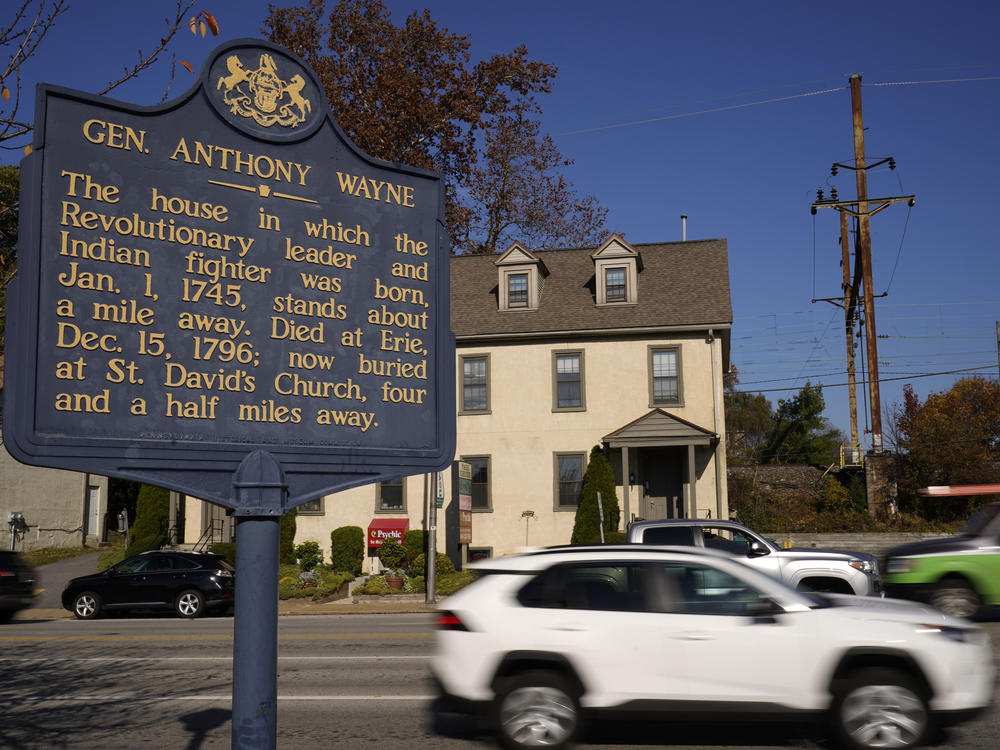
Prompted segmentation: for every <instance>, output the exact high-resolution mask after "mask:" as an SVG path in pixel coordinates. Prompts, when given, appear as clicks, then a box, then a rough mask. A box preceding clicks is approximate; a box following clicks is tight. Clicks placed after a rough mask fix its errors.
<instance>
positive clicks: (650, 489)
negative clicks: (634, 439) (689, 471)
mask: <svg viewBox="0 0 1000 750" xmlns="http://www.w3.org/2000/svg"><path fill="white" fill-rule="evenodd" d="M684 450H685V449H684V448H683V447H665V446H661V447H656V448H640V449H639V451H638V460H639V476H640V477H641V481H642V504H641V506H640V512H639V515H641V516H642V517H643V518H648V519H655V518H684V456H685V452H684Z"/></svg>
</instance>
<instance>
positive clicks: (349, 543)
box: [330, 526, 365, 575]
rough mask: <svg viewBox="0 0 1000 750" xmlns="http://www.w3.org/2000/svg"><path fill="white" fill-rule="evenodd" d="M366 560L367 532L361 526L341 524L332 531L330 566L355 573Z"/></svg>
mask: <svg viewBox="0 0 1000 750" xmlns="http://www.w3.org/2000/svg"><path fill="white" fill-rule="evenodd" d="M364 560H365V532H364V530H363V529H362V528H361V527H360V526H341V527H340V528H336V529H334V530H333V531H331V532H330V567H331V568H333V569H334V570H343V571H347V572H350V573H353V574H354V575H359V574H360V573H361V567H362V565H363V563H364Z"/></svg>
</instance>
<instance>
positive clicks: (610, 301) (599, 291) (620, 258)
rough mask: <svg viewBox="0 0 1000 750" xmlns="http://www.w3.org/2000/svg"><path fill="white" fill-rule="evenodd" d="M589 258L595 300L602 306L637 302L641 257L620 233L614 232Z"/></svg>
mask: <svg viewBox="0 0 1000 750" xmlns="http://www.w3.org/2000/svg"><path fill="white" fill-rule="evenodd" d="M590 257H591V258H592V259H593V261H594V280H595V282H596V289H595V290H594V301H595V302H596V303H597V304H598V306H601V305H634V304H635V303H636V302H638V301H639V272H640V271H642V256H640V255H639V252H638V251H637V250H636V249H635V248H634V247H632V246H631V245H630V244H628V243H627V242H626V241H625V239H624V238H623V237H622V236H621V235H617V234H613V235H611V236H610V237H608V239H606V240H605V241H604V244H603V245H601V246H600V247H599V248H597V249H596V250H595V251H594V252H593V253H591V255H590Z"/></svg>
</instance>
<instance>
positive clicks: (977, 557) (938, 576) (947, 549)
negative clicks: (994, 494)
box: [883, 503, 1000, 617]
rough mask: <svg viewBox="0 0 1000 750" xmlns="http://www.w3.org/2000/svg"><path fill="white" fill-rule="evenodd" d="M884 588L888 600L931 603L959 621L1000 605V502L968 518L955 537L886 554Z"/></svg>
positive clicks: (895, 549) (894, 550)
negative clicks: (977, 611)
mask: <svg viewBox="0 0 1000 750" xmlns="http://www.w3.org/2000/svg"><path fill="white" fill-rule="evenodd" d="M883 583H884V585H885V590H886V595H887V596H891V597H895V598H897V599H915V600H917V601H922V602H929V603H930V604H932V605H933V606H935V607H937V608H938V609H940V610H941V611H942V612H944V613H946V614H949V615H955V616H958V617H972V616H973V615H974V614H975V613H976V610H978V609H979V607H980V606H984V605H985V606H993V605H1000V503H992V504H991V505H986V506H983V507H982V508H980V509H979V510H978V511H976V512H975V513H974V514H972V516H970V518H969V520H968V521H966V523H965V528H964V529H962V532H961V534H959V535H958V536H953V537H947V538H944V539H928V540H926V541H923V542H914V543H913V544H904V545H901V546H899V547H894V548H892V549H891V550H889V552H888V554H887V555H886V563H885V573H884V575H883Z"/></svg>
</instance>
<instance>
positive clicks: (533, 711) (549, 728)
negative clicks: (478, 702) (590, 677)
mask: <svg viewBox="0 0 1000 750" xmlns="http://www.w3.org/2000/svg"><path fill="white" fill-rule="evenodd" d="M494 711H495V716H494V720H495V724H496V731H497V735H498V739H499V741H500V744H501V746H503V747H505V748H508V750H523V749H524V748H539V747H544V748H550V749H557V748H563V747H566V746H567V745H568V743H569V741H570V740H571V739H573V736H574V735H575V734H576V732H577V730H578V728H579V724H580V703H579V700H578V698H577V696H576V692H575V691H574V690H573V689H572V688H571V687H570V685H569V683H568V682H567V681H566V680H565V679H564V678H563V677H562V676H560V675H557V674H554V673H551V672H537V671H536V672H525V673H524V674H519V675H515V676H514V677H510V678H508V679H506V680H503V681H502V682H501V683H500V684H499V686H498V687H497V695H496V702H495V703H494Z"/></svg>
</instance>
